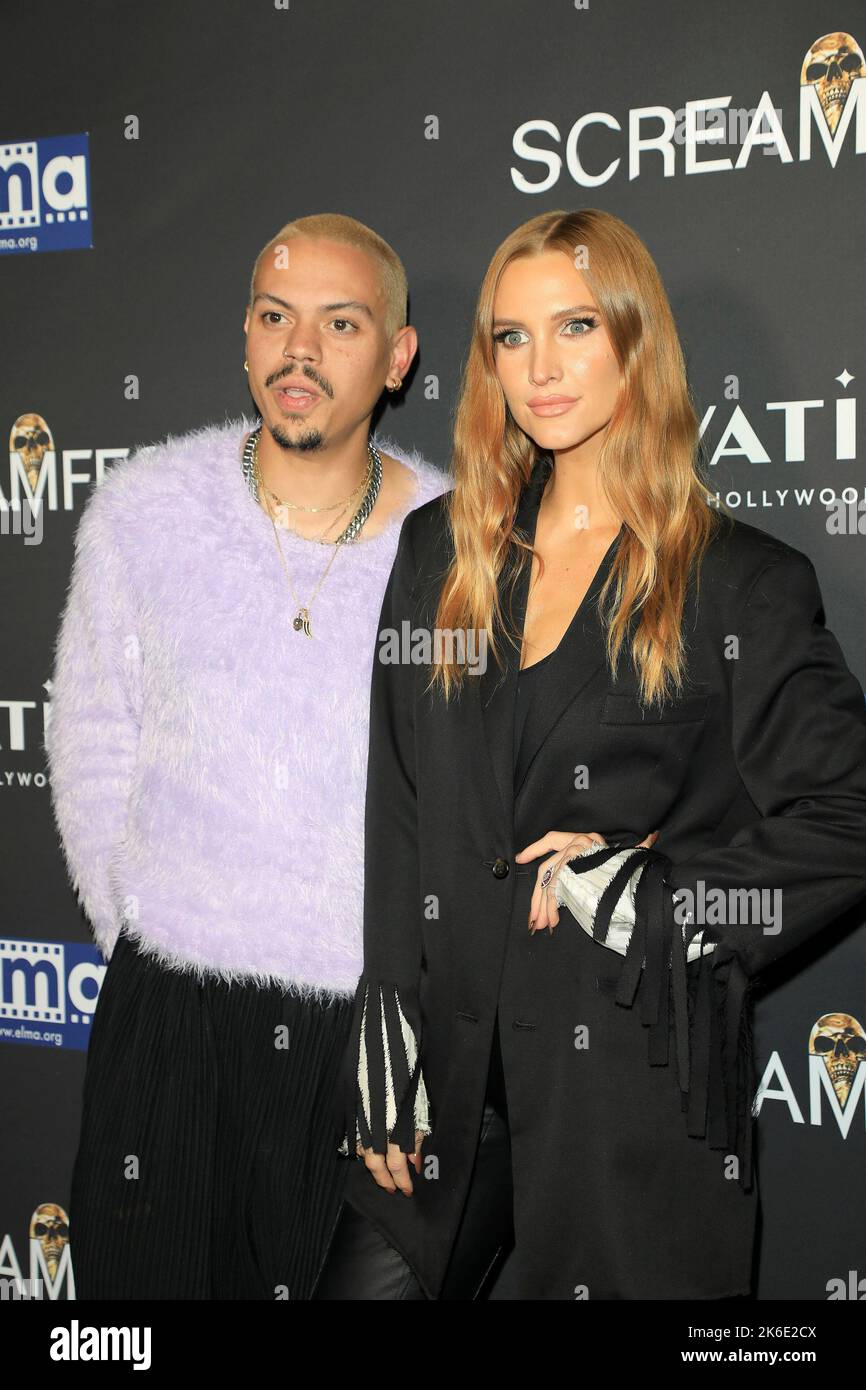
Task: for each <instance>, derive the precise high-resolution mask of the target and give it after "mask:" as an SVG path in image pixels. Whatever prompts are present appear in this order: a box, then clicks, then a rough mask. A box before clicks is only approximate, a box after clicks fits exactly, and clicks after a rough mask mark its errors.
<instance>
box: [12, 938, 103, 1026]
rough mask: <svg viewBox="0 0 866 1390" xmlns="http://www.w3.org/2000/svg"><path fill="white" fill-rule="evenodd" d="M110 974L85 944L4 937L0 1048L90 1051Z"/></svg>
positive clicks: (101, 961) (99, 957)
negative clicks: (95, 1015)
mask: <svg viewBox="0 0 866 1390" xmlns="http://www.w3.org/2000/svg"><path fill="white" fill-rule="evenodd" d="M107 969H108V966H107V965H106V964H105V961H104V959H103V957H102V955H101V953H100V951H99V950H98V949H97V948H96V947H95V946H87V945H85V944H84V943H83V942H78V941H13V940H11V939H10V938H9V937H3V938H0V1043H29V1044H30V1046H31V1047H72V1048H76V1049H77V1050H78V1051H81V1052H84V1051H86V1049H87V1044H88V1041H89V1039H90V1023H91V1020H92V1018H93V1013H94V1010H95V1009H96V1001H97V1000H98V998H99V990H100V987H101V985H102V980H103V977H104V975H105V972H106V970H107Z"/></svg>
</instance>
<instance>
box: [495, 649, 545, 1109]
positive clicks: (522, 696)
mask: <svg viewBox="0 0 866 1390" xmlns="http://www.w3.org/2000/svg"><path fill="white" fill-rule="evenodd" d="M555 655H556V652H555V651H553V652H548V654H547V656H543V657H542V658H541V660H540V661H534V662H533V663H532V665H531V666H524V668H523V670H522V671H519V672H518V675H517V699H516V702H515V707H514V766H515V768H516V767H517V757H518V754H519V752H520V741H521V738H522V737H523V726H524V724H525V723H526V714H527V711H528V709H529V703H530V701H531V700H532V698H533V696H534V694H535V691H536V689H537V687H538V680H537V672H538V671H539V670H540V669H541V667H543V666H545V665H546V664H547V662H548V661H550V659H551V657H552V656H555ZM486 1100H487V1101H488V1103H489V1104H491V1105H493V1106H494V1107H495V1109H497V1110H498V1111H499V1113H500V1115H503V1116H505V1117H507V1114H508V1108H507V1105H506V1100H505V1077H504V1075H503V1071H502V1051H501V1048H500V1046H499V1015H498V1013H497V1016H496V1021H495V1023H494V1026H493V1046H492V1048H491V1052H490V1069H489V1071H488V1074H487V1095H486Z"/></svg>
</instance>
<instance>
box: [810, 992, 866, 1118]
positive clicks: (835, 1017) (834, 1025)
mask: <svg viewBox="0 0 866 1390" xmlns="http://www.w3.org/2000/svg"><path fill="white" fill-rule="evenodd" d="M809 1052H810V1054H811V1055H812V1056H813V1057H823V1058H824V1065H825V1067H826V1068H827V1071H828V1072H829V1073H830V1080H831V1081H832V1083H833V1090H834V1091H835V1092H836V1095H837V1097H838V1099H839V1104H840V1105H841V1106H843V1107H844V1105H845V1102H846V1100H847V1099H848V1093H849V1091H850V1090H851V1085H852V1082H853V1080H854V1077H855V1075H856V1073H857V1068H858V1067H859V1065H860V1063H861V1062H862V1061H863V1060H864V1059H866V1033H864V1032H863V1029H862V1028H861V1027H860V1024H859V1023H858V1022H857V1020H856V1018H852V1017H851V1015H850V1014H824V1015H823V1016H822V1017H821V1018H819V1019H818V1021H817V1023H816V1024H815V1026H814V1028H813V1029H812V1032H811V1034H810V1035H809Z"/></svg>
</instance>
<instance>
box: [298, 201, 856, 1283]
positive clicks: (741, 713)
mask: <svg viewBox="0 0 866 1390" xmlns="http://www.w3.org/2000/svg"><path fill="white" fill-rule="evenodd" d="M697 450H698V421H697V417H696V415H695V411H694V409H693V406H692V404H691V401H690V399H689V394H688V389H687V385H686V377H685V370H684V364H683V358H682V353H681V348H680V345H679V341H678V338H677V335H676V330H675V326H674V322H673V318H672V315H671V311H670V306H669V304H668V301H667V298H666V295H665V292H664V289H663V287H662V285H661V282H660V279H659V276H658V272H657V270H656V267H655V265H654V263H653V261H652V259H651V257H650V255H649V253H648V251H647V249H646V247H645V246H644V245H643V243H642V242H641V241H640V239H639V238H638V237H637V236H636V235H635V233H634V232H632V231H631V230H630V229H629V228H628V227H627V226H625V225H624V224H623V223H622V222H621V221H619V220H618V219H617V218H615V217H612V216H610V215H609V214H606V213H603V212H599V211H594V210H587V211H583V212H580V213H574V214H567V213H564V212H550V213H544V214H542V215H541V216H539V217H536V218H533V219H532V220H531V221H529V222H528V223H526V224H525V225H524V226H522V227H520V228H518V229H517V230H516V231H515V232H514V233H512V235H511V236H509V237H508V238H507V239H506V241H505V242H504V243H503V244H502V246H501V247H500V248H499V249H498V251H497V252H496V254H495V256H494V257H493V261H492V262H491V265H490V267H489V269H488V271H487V274H486V275H485V278H484V282H483V285H482V287H481V293H480V296H479V300H478V305H477V309H476V315H475V324H474V333H473V339H472V345H471V350H470V354H469V359H468V363H467V367H466V372H465V379H464V383H463V388H462V395H461V399H460V404H459V409H458V414H457V420H456V432H455V448H454V473H455V483H456V486H455V489H454V492H453V494H451V495H450V496H449V497H447V498H445V499H441V500H439V499H437V500H434V501H432V502H430V503H428V504H427V505H425V506H423V507H421V508H420V509H418V510H417V511H415V512H414V513H412V515H411V516H410V517H409V518H408V519H407V521H406V523H405V524H404V525H403V528H402V532H401V537H400V542H399V546H398V551H397V556H396V559H395V563H394V569H393V571H392V574H391V578H390V581H389V586H388V589H387V592H386V595H385V603H384V607H383V611H382V617H381V629H380V640H382V643H383V645H382V648H381V649H380V653H379V655H380V660H379V661H378V662H377V663H376V665H375V667H374V677H373V692H372V695H373V698H372V711H371V743H370V761H369V774H368V785H367V821H366V884H365V960H364V973H363V975H362V978H361V982H360V985H359V988H358V993H357V997H356V1002H355V1017H354V1025H353V1047H352V1051H351V1053H350V1055H349V1057H348V1058H347V1071H348V1074H349V1075H348V1081H349V1084H350V1085H351V1100H350V1103H349V1106H348V1116H347V1124H346V1148H348V1144H349V1143H351V1144H352V1145H353V1147H355V1145H357V1149H356V1151H357V1153H358V1154H359V1155H361V1156H362V1157H363V1160H364V1161H363V1163H357V1164H356V1165H354V1166H353V1169H352V1171H351V1172H350V1175H349V1180H348V1185H347V1198H348V1201H347V1204H346V1205H345V1206H344V1208H343V1211H342V1214H341V1216H340V1217H339V1219H338V1221H337V1223H336V1224H335V1231H334V1237H333V1240H332V1243H331V1249H330V1253H329V1257H328V1259H327V1261H326V1264H325V1266H324V1269H323V1272H322V1275H321V1277H320V1280H319V1283H318V1286H317V1290H316V1293H315V1294H314V1296H315V1297H317V1298H370V1297H374V1298H424V1297H427V1298H438V1297H454V1298H466V1297H477V1296H479V1295H480V1294H481V1293H482V1292H483V1290H484V1288H485V1286H486V1280H487V1276H488V1274H489V1273H490V1271H491V1270H492V1269H493V1268H495V1264H496V1261H497V1258H498V1257H499V1256H500V1254H501V1253H502V1252H504V1251H505V1250H506V1249H507V1247H508V1243H509V1239H510V1218H511V1215H512V1206H513V1231H514V1241H515V1245H516V1250H515V1262H516V1276H515V1277H516V1280H517V1290H518V1296H519V1297H521V1298H529V1299H538V1298H541V1299H574V1298H584V1297H590V1298H596V1299H597V1298H607V1299H617V1298H627V1299H640V1298H653V1299H659V1298H660V1299H676V1298H686V1299H720V1298H729V1297H737V1296H745V1295H748V1293H749V1291H750V1269H751V1261H752V1252H753V1244H754V1230H755V1216H756V1208H757V1191H756V1187H755V1183H754V1181H753V1174H752V1162H751V1150H750V1140H751V1115H750V1113H749V1103H750V1100H751V1097H752V1095H753V1094H754V1088H755V1077H754V1074H753V1068H752V1063H751V1056H750V1046H749V1042H750V1030H749V1007H750V1000H749V990H750V987H751V986H752V985H753V984H754V982H755V980H756V979H757V978H758V977H759V976H762V975H763V973H764V970H765V969H766V968H767V967H769V966H770V965H772V964H773V963H774V962H775V961H776V960H778V959H780V958H781V957H783V956H787V955H789V954H790V953H791V952H792V951H794V949H795V948H797V947H798V946H800V945H801V944H802V943H803V942H805V941H807V940H808V939H809V938H812V937H814V936H815V935H816V934H817V933H818V932H819V931H820V930H821V929H822V928H823V927H825V926H826V925H827V924H828V923H829V922H831V921H832V920H833V919H834V918H835V917H836V916H837V915H838V914H839V913H840V912H842V911H843V910H844V909H845V908H847V907H849V906H850V905H851V904H853V903H855V902H856V901H858V900H859V899H860V898H861V897H862V896H863V895H864V893H866V881H864V877H863V874H864V863H866V856H864V852H863V851H864V845H866V717H864V709H863V695H862V692H861V690H860V688H859V685H858V683H857V681H856V680H855V679H854V677H853V676H852V674H851V673H850V671H849V670H848V668H847V667H846V665H845V662H844V660H843V658H842V655H841V652H840V650H839V647H838V645H837V643H836V640H835V638H834V637H833V636H832V635H831V634H830V633H829V632H828V631H827V630H826V629H825V628H824V626H823V624H822V621H821V596H820V592H819V589H818V585H817V581H816V578H815V572H814V570H813V567H812V565H811V563H810V562H809V560H808V559H807V558H806V556H805V555H803V554H801V553H800V552H799V551H796V550H794V549H792V548H791V547H790V546H788V545H785V544H784V543H783V542H781V541H778V540H776V539H774V538H772V537H771V536H769V535H766V534H764V533H763V532H761V531H759V530H758V529H756V528H754V527H752V526H748V525H745V524H744V523H741V522H739V521H736V520H734V519H733V518H731V517H728V516H722V515H720V514H719V513H717V512H716V511H714V510H713V509H712V508H711V507H710V506H709V505H708V503H707V499H706V487H705V485H704V484H703V483H702V481H701V479H700V477H699V475H698V472H697V471H696V466H695V460H696V454H697ZM530 562H531V570H530ZM542 562H543V563H542ZM506 610H507V612H506ZM410 625H411V626H410ZM385 629H387V630H389V633H386V632H385V631H384V630H385ZM410 630H411V632H412V635H413V639H415V645H414V646H413V652H414V653H415V659H414V660H410V659H403V660H395V659H394V656H393V639H391V640H390V641H389V642H388V643H386V641H385V638H386V636H388V635H389V634H390V633H392V632H393V631H396V632H397V633H400V632H403V633H404V635H405V634H406V633H408V632H409V631H410ZM431 630H432V632H433V634H434V635H436V634H447V633H448V632H449V631H450V632H451V633H458V634H459V633H461V632H462V633H464V634H466V636H467V638H468V637H470V636H471V635H472V634H475V633H477V634H478V635H479V637H481V638H484V637H487V638H488V639H489V641H488V661H487V668H486V670H485V671H484V674H483V675H481V676H480V678H475V679H473V677H472V673H471V671H468V670H463V671H461V664H460V659H459V653H456V652H455V651H454V650H451V651H449V650H448V648H447V644H445V643H440V645H439V647H438V650H437V646H436V644H435V643H433V644H431V653H430V670H427V669H425V667H424V666H423V665H422V664H421V662H422V661H425V660H426V659H427V654H426V653H425V651H424V646H423V641H422V640H421V639H422V638H423V635H424V632H425V631H426V632H428V633H429V632H430V631H431ZM419 634H420V636H419ZM491 653H492V656H493V658H494V659H493V660H491V659H490V654H491ZM623 847H626V850H627V852H626V853H623V852H622V850H623ZM614 869H615V870H616V873H615V876H614V877H613V879H612V881H611V887H610V889H609V890H608V891H607V892H606V893H605V895H604V897H603V899H601V900H600V898H599V894H600V892H601V889H602V888H603V886H604V883H605V881H606V875H605V872H603V871H604V870H610V873H609V874H607V878H610V877H611V874H613V870H614ZM584 871H586V872H587V873H588V874H591V875H594V877H595V890H594V896H593V893H592V892H590V893H588V894H585V895H584V906H586V903H589V904H590V909H589V911H588V915H587V914H586V913H584V914H583V915H582V914H581V908H580V906H579V901H578V900H579V896H580V895H579V893H578V892H577V889H578V888H579V886H580V885H581V883H582V881H583V880H582V874H583V872H584ZM626 890H628V891H626ZM569 894H570V898H569ZM675 895H676V896H675ZM569 900H570V901H571V902H573V903H574V904H575V914H576V915H574V914H572V913H571V912H570V911H564V912H563V913H562V914H561V915H560V913H559V912H558V907H557V903H558V902H559V901H562V902H567V901H569ZM710 902H712V904H713V907H712V910H711V911H707V910H705V909H706V905H707V904H708V903H710ZM593 904H594V907H593ZM780 906H781V914H780V912H779V907H780ZM614 907H616V914H615V916H614V917H612V915H611V911H612V908H614ZM744 909H745V910H744ZM557 923H558V925H557ZM545 927H547V928H548V930H547V931H545V930H543V929H544V928H545ZM612 927H613V928H615V930H613V931H610V930H609V929H610V928H612ZM623 952H625V959H624V960H623V958H622V953H623ZM618 1006H619V1007H618ZM422 1143H423V1151H422ZM407 1155H408V1157H409V1159H410V1160H411V1162H412V1166H413V1167H414V1170H415V1174H414V1180H413V1178H412V1177H410V1172H409V1163H408V1162H407ZM401 1194H405V1195H406V1196H408V1197H409V1200H408V1201H406V1200H403V1196H402V1195H401Z"/></svg>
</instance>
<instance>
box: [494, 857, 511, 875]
mask: <svg viewBox="0 0 866 1390" xmlns="http://www.w3.org/2000/svg"><path fill="white" fill-rule="evenodd" d="M509 867H510V866H509V863H508V860H507V859H495V860H494V861H493V877H494V878H507V877H508V870H509Z"/></svg>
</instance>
